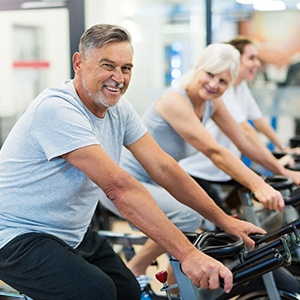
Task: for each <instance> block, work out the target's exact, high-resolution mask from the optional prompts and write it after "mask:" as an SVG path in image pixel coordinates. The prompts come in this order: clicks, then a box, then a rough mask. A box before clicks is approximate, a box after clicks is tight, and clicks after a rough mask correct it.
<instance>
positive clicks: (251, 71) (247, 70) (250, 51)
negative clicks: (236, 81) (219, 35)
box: [239, 44, 261, 81]
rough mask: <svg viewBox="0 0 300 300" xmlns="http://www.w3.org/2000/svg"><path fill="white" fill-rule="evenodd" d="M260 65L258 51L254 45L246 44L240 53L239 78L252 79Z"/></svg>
mask: <svg viewBox="0 0 300 300" xmlns="http://www.w3.org/2000/svg"><path fill="white" fill-rule="evenodd" d="M260 66H261V63H260V60H259V58H258V51H257V49H256V47H255V46H254V45H252V44H248V45H246V46H245V48H244V52H243V54H242V55H241V66H240V71H239V78H241V79H242V80H249V81H252V80H254V79H255V76H256V73H257V71H258V69H259V68H260Z"/></svg>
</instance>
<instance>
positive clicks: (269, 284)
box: [238, 188, 281, 300]
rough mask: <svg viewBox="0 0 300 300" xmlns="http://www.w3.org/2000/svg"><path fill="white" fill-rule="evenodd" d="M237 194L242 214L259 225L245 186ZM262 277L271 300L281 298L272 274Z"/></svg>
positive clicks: (279, 299)
mask: <svg viewBox="0 0 300 300" xmlns="http://www.w3.org/2000/svg"><path fill="white" fill-rule="evenodd" d="M238 195H239V197H240V199H241V203H242V207H243V210H244V215H245V216H246V219H247V221H249V222H251V223H253V224H255V225H256V226H259V227H260V226H261V224H260V222H259V220H258V217H257V215H256V213H255V210H254V207H253V202H252V199H251V197H250V193H249V191H248V190H247V189H246V188H241V189H239V190H238ZM262 279H263V282H264V285H265V288H266V290H267V293H268V295H269V298H270V299H272V300H281V297H280V295H279V292H278V289H277V286H276V282H275V279H274V275H273V273H272V272H269V273H266V274H264V275H262Z"/></svg>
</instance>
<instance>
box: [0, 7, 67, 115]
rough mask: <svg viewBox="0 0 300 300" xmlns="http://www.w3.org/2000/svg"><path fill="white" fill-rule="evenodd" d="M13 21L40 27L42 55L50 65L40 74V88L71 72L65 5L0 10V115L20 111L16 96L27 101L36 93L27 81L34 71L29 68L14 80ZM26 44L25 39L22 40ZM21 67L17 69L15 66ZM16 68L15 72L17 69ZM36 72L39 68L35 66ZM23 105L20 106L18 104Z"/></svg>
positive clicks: (56, 81)
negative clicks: (41, 8)
mask: <svg viewBox="0 0 300 300" xmlns="http://www.w3.org/2000/svg"><path fill="white" fill-rule="evenodd" d="M14 25H23V26H34V27H39V28H40V32H41V35H42V36H41V40H42V42H41V44H42V49H41V52H42V54H41V59H43V60H46V61H49V63H50V67H49V69H45V70H43V71H42V72H40V73H37V74H38V75H37V76H39V74H42V76H44V77H45V78H44V80H43V81H41V85H40V88H41V89H43V88H45V87H48V86H49V85H50V86H51V85H55V84H57V83H59V82H61V81H62V80H64V79H66V78H69V76H70V74H69V73H70V63H69V43H68V41H69V29H68V11H67V9H63V8H61V9H47V10H31V11H30V10H23V11H2V12H0V28H1V40H2V43H1V55H0V65H1V72H0V116H2V117H3V116H10V115H14V114H15V113H16V112H18V113H19V112H20V108H19V107H18V105H19V104H20V99H17V98H18V97H19V96H20V97H22V98H23V100H22V103H29V102H30V101H31V100H32V97H35V96H36V95H33V94H35V93H38V92H39V91H36V92H33V91H32V90H30V88H28V85H26V84H25V83H26V81H30V79H31V78H30V76H31V75H32V74H33V72H34V71H32V70H31V71H30V70H29V69H27V70H28V74H29V75H28V74H27V75H25V77H24V78H23V79H21V80H19V82H17V83H16V82H15V76H16V69H14V68H13V62H14V59H15V57H14V53H15V51H14V50H15V49H14V47H16V45H14V40H13V36H14V31H13V26H14ZM29 42H30V41H28V43H29ZM23 43H24V45H25V47H26V46H27V45H26V40H24V41H23ZM18 71H20V69H18ZM18 71H17V72H18ZM35 71H36V72H39V71H38V70H35ZM30 74H31V75H30ZM21 109H23V107H21Z"/></svg>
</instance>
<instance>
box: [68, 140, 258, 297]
mask: <svg viewBox="0 0 300 300" xmlns="http://www.w3.org/2000/svg"><path fill="white" fill-rule="evenodd" d="M147 154H148V153H147ZM63 158H64V159H65V160H66V161H68V162H69V163H70V164H72V165H74V166H75V167H77V168H79V169H80V170H81V171H82V172H83V173H85V174H86V176H87V177H88V178H89V179H91V180H92V181H93V182H94V183H96V184H97V185H98V186H99V187H100V188H101V189H102V190H103V191H104V192H105V194H106V196H107V197H108V198H109V199H110V200H111V201H112V202H113V203H114V204H115V205H116V207H117V208H118V210H119V211H120V213H121V214H122V215H123V216H124V217H125V218H126V219H128V221H130V222H131V223H132V224H134V225H135V226H136V227H137V228H139V229H140V230H141V231H142V232H144V233H145V234H146V235H147V236H149V237H150V238H151V239H152V240H154V241H155V242H156V243H158V244H159V245H161V246H162V247H163V248H164V249H166V251H168V252H169V253H170V254H171V255H173V256H174V257H175V258H177V259H178V260H179V261H180V263H181V268H182V270H183V272H184V273H185V274H186V275H187V276H188V277H189V278H190V279H191V280H192V282H193V284H194V285H195V286H199V287H200V286H201V287H203V288H208V287H209V288H211V289H216V288H218V287H219V277H222V278H223V279H224V283H225V284H224V290H225V291H226V292H229V291H230V289H231V288H232V273H231V272H230V271H229V269H228V268H226V267H225V266H224V265H223V264H221V263H220V262H218V261H216V260H214V259H213V258H211V257H209V256H207V255H205V254H204V253H203V252H201V251H198V250H197V249H196V248H195V247H194V246H193V245H192V244H191V243H190V242H189V240H188V239H187V238H186V237H185V236H184V235H183V233H182V232H181V231H180V230H179V229H178V228H177V227H176V226H175V225H174V224H173V223H172V222H171V221H170V220H169V219H168V218H167V217H166V215H165V214H164V213H163V212H162V210H161V209H160V208H159V207H158V205H157V203H156V202H155V200H154V199H153V198H152V196H151V195H150V193H149V192H148V191H147V189H145V188H144V187H143V185H142V184H140V183H139V182H138V181H137V180H135V179H134V178H133V177H132V176H130V175H129V174H128V173H127V172H125V171H124V170H122V169H121V168H120V167H119V166H118V165H117V164H116V163H115V162H114V161H113V160H112V159H111V158H110V157H109V156H108V155H107V154H106V153H105V151H104V150H103V149H102V148H101V147H100V146H99V145H92V146H88V147H83V148H80V149H77V150H74V151H72V152H70V153H67V154H65V155H63ZM146 159H147V158H146ZM170 167H171V168H172V166H170ZM182 173H184V171H183V170H182ZM175 175H176V174H175ZM188 178H189V177H188ZM190 180H192V179H190ZM175 181H176V180H175ZM253 228H254V226H253ZM253 232H259V229H258V230H255V229H253Z"/></svg>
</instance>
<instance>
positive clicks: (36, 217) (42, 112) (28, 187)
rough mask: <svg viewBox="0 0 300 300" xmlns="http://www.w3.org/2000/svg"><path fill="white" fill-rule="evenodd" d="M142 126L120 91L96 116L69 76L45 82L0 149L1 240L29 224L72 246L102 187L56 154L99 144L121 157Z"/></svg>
mask: <svg viewBox="0 0 300 300" xmlns="http://www.w3.org/2000/svg"><path fill="white" fill-rule="evenodd" d="M145 133H146V128H145V127H144V125H142V123H141V121H140V118H139V116H138V115H137V113H136V112H135V111H134V109H133V108H132V106H131V105H130V104H129V102H128V101H127V100H126V99H125V98H124V97H122V98H121V99H120V101H119V103H118V104H117V105H116V106H115V107H112V108H109V110H108V112H107V114H106V116H105V117H104V118H98V117H96V116H95V115H93V114H92V113H91V112H90V111H89V110H88V109H87V108H86V107H85V106H84V105H83V103H82V102H81V100H80V99H79V98H78V95H77V93H76V91H75V89H74V86H73V82H72V81H66V82H65V83H63V84H62V86H60V87H58V88H51V89H46V90H44V91H43V92H42V93H41V94H40V95H39V96H38V97H37V98H36V99H35V100H33V101H32V103H31V104H30V106H29V107H28V109H27V111H26V112H25V113H24V115H23V116H22V117H21V118H20V119H19V120H18V122H17V123H16V124H15V126H14V128H13V129H12V131H11V133H10V135H9V136H8V138H7V139H6V141H5V143H4V145H3V147H2V149H1V151H0V194H1V201H0V247H3V246H4V245H5V244H6V243H7V242H9V241H10V240H11V239H13V238H14V237H16V236H17V235H20V234H24V233H27V232H43V233H49V234H53V235H55V236H57V237H58V238H61V239H62V240H64V241H65V242H66V243H68V244H69V245H70V246H72V247H76V246H77V245H78V244H79V243H80V242H81V241H82V239H83V236H84V234H85V232H86V230H87V228H88V226H89V223H90V221H91V218H92V216H93V213H94V210H95V207H96V205H97V202H98V200H99V195H100V188H99V187H98V186H97V185H96V184H95V183H93V182H92V181H91V180H89V179H88V178H87V176H86V175H85V174H84V173H83V172H81V171H80V170H79V169H77V168H76V167H74V166H72V165H71V164H69V163H68V162H66V161H65V160H64V159H63V158H62V157H61V155H62V154H65V153H68V152H70V151H72V150H75V149H78V148H81V147H85V146H88V145H94V144H98V145H101V147H103V149H104V150H105V151H106V152H107V153H108V155H109V156H110V157H111V158H112V159H113V160H114V161H115V162H116V163H118V164H119V161H120V155H121V149H122V145H129V144H131V143H133V142H135V141H137V140H138V139H139V138H141V137H142V136H143V135H144V134H145ZM99 172H101V169H100V170H99Z"/></svg>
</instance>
